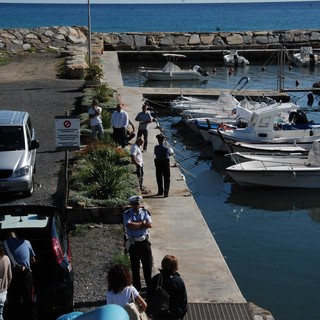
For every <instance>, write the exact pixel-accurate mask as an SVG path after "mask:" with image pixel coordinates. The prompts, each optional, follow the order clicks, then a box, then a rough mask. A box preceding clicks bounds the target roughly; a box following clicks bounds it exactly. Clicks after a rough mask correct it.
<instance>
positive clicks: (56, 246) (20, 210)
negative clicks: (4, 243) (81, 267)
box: [0, 205, 74, 316]
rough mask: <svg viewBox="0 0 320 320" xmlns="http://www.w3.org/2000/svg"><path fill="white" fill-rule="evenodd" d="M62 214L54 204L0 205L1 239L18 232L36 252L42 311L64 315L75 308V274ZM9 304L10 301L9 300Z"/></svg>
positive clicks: (38, 298) (37, 289)
mask: <svg viewBox="0 0 320 320" xmlns="http://www.w3.org/2000/svg"><path fill="white" fill-rule="evenodd" d="M71 229H72V225H70V224H68V223H65V222H64V219H63V216H62V213H60V212H59V211H58V209H57V208H56V207H53V206H40V205H12V206H11V205H10V206H0V238H1V240H4V239H5V237H6V235H7V233H8V231H15V232H16V234H17V237H18V238H20V239H27V240H29V241H30V242H31V245H32V247H33V250H34V252H35V254H36V263H35V264H34V265H33V266H32V274H33V278H34V285H35V295H36V303H37V309H38V312H39V314H40V315H41V314H45V315H47V316H49V315H50V316H51V315H61V314H65V313H68V312H70V311H72V310H73V291H74V288H73V283H74V273H73V269H72V264H71V250H70V243H69V238H68V233H69V231H70V230H71ZM9 303H10V301H9Z"/></svg>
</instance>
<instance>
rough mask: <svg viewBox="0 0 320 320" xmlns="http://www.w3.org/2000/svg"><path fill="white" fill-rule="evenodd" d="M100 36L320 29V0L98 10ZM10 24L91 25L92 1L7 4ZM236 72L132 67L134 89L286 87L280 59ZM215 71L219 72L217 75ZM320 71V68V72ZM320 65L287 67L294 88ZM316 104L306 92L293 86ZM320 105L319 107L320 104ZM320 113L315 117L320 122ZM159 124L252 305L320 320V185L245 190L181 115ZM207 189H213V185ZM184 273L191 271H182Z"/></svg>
mask: <svg viewBox="0 0 320 320" xmlns="http://www.w3.org/2000/svg"><path fill="white" fill-rule="evenodd" d="M90 9H91V10H90V11H91V21H92V31H93V32H172V31H177V32H192V31H194V32H215V31H246V30H249V31H252V30H293V29H318V28H319V16H320V2H319V1H309V2H272V3H256V4H255V3H241V4H240V3H239V4H232V3H224V4H192V5H191V4H166V5H160V4H158V5H154V4H143V5H142V4H141V5H134V4H128V5H118V4H114V5H110V4H99V5H98V4H92V5H91V6H90ZM0 12H1V19H0V28H34V27H42V26H60V25H63V26H73V25H83V26H87V25H88V24H87V22H88V6H87V4H86V3H85V4H6V3H1V4H0ZM263 65H264V63H263V62H262V64H261V65H250V66H249V67H246V68H238V69H237V70H235V72H233V73H232V75H230V73H229V69H228V68H225V67H223V66H221V64H218V65H217V63H216V62H214V61H210V62H206V63H204V64H203V65H201V66H202V67H203V68H205V69H207V70H208V71H209V72H210V78H209V79H208V80H207V81H205V82H201V83H194V82H193V83H190V82H188V84H186V83H171V84H159V83H158V84H148V83H146V82H145V81H144V80H143V79H142V78H141V77H140V75H139V73H138V72H137V70H138V67H139V65H137V64H134V63H131V64H127V65H125V64H122V66H121V70H122V72H123V78H124V82H125V85H127V86H160V85H161V86H177V87H179V88H181V91H182V92H183V88H186V87H190V86H191V87H201V88H207V89H210V88H221V89H223V88H226V89H232V88H234V87H235V85H236V84H237V83H238V81H239V80H240V79H241V78H242V77H244V76H246V77H249V78H250V81H249V82H248V88H249V89H260V88H261V89H276V88H277V75H278V69H277V66H276V65H274V64H273V65H272V64H270V65H268V66H266V68H264V69H265V71H262V68H261V67H262V66H263ZM213 69H215V72H213ZM319 69H320V68H319ZM319 69H318V68H315V69H313V70H310V69H309V68H304V69H299V68H294V69H290V70H289V69H288V68H286V69H285V87H286V88H296V83H297V81H296V80H298V83H299V86H300V87H302V88H307V87H308V88H309V87H310V86H311V85H312V84H313V83H314V82H316V81H319V72H320V71H319ZM290 95H291V97H292V99H293V100H295V101H298V102H302V103H303V104H306V93H302V92H300V93H293V92H290ZM315 104H318V101H317V100H316V102H315ZM319 114H320V113H319V112H313V111H309V112H308V116H309V118H311V119H313V120H314V121H317V122H320V116H319ZM159 120H160V121H161V124H162V126H163V128H164V130H165V134H166V135H167V136H168V140H169V142H170V144H171V145H172V146H173V148H174V150H175V153H176V155H175V158H176V161H177V163H178V164H179V166H180V168H181V170H182V173H183V174H184V176H185V178H186V180H187V182H188V186H189V188H190V191H191V192H192V193H193V195H194V197H195V199H196V201H197V203H198V205H199V208H200V209H201V212H202V214H203V215H204V217H205V219H206V222H207V224H208V226H209V228H210V230H211V231H212V233H213V234H214V237H215V239H216V241H217V243H218V245H219V247H220V249H221V251H222V254H223V255H224V256H225V259H226V262H227V264H228V266H229V267H230V269H231V272H232V274H233V275H234V278H235V280H236V282H237V284H238V286H239V288H240V290H241V291H242V293H243V295H244V297H245V298H246V299H247V300H248V301H252V302H254V303H255V304H257V305H259V306H261V307H264V308H267V309H269V310H270V311H271V312H272V314H273V315H274V317H275V319H276V320H289V319H290V320H302V319H306V320H318V319H319V314H320V304H319V297H320V288H319V275H318V266H319V262H320V226H319V221H320V200H319V190H312V191H310V190H291V189H289V190H288V189H279V190H278V189H272V188H271V189H264V188H263V189H257V188H254V189H252V188H251V189H245V188H239V187H237V186H235V185H234V184H231V183H229V182H225V180H224V169H225V167H226V165H227V164H228V162H227V161H228V159H227V158H226V157H223V156H215V157H214V158H213V161H211V160H208V161H205V160H200V159H199V154H200V151H199V150H194V149H191V148H189V147H188V144H189V143H190V141H188V140H187V139H186V138H185V137H184V136H183V135H181V133H180V132H179V130H177V128H176V123H177V122H178V121H179V120H180V119H179V117H177V116H176V115H174V114H169V115H168V114H166V115H165V116H162V115H161V112H160V113H159ZM203 186H205V187H203ZM182 275H183V274H182Z"/></svg>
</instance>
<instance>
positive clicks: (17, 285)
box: [3, 231, 37, 320]
mask: <svg viewBox="0 0 320 320" xmlns="http://www.w3.org/2000/svg"><path fill="white" fill-rule="evenodd" d="M3 246H4V248H5V251H6V253H7V255H8V257H9V259H10V262H11V265H12V280H11V283H10V286H9V288H8V309H9V314H10V315H12V316H13V318H12V319H20V318H21V315H23V317H22V318H23V319H25V320H36V319H37V313H36V306H35V296H34V285H33V276H32V272H31V264H33V263H35V253H34V251H33V249H32V246H31V243H30V241H28V240H24V239H18V238H17V235H16V234H15V232H13V231H12V232H10V233H9V234H8V238H7V239H6V240H5V241H4V242H3ZM21 301H23V305H24V309H22V308H21Z"/></svg>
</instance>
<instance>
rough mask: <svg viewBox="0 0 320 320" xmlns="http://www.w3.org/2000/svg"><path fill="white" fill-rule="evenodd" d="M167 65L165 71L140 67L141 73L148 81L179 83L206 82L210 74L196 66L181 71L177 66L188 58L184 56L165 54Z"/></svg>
mask: <svg viewBox="0 0 320 320" xmlns="http://www.w3.org/2000/svg"><path fill="white" fill-rule="evenodd" d="M163 56H164V57H165V58H166V59H167V63H166V65H165V66H164V68H163V69H153V68H147V67H140V68H139V72H140V74H142V75H143V76H144V77H145V78H146V79H148V80H159V81H178V80H180V81H181V80H204V79H205V78H206V77H207V76H208V75H209V74H208V72H207V71H204V70H202V69H201V67H200V66H198V65H195V66H194V67H193V68H192V69H181V68H180V67H179V66H178V65H177V61H178V59H180V58H186V56H185V55H183V54H174V53H164V54H163Z"/></svg>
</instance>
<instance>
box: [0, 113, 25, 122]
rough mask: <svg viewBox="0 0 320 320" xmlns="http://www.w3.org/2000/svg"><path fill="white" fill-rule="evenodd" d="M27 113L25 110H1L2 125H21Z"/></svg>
mask: <svg viewBox="0 0 320 320" xmlns="http://www.w3.org/2000/svg"><path fill="white" fill-rule="evenodd" d="M27 115H28V112H25V111H14V110H0V125H21V124H22V123H23V121H24V119H25V117H26V116H27Z"/></svg>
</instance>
